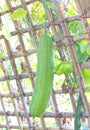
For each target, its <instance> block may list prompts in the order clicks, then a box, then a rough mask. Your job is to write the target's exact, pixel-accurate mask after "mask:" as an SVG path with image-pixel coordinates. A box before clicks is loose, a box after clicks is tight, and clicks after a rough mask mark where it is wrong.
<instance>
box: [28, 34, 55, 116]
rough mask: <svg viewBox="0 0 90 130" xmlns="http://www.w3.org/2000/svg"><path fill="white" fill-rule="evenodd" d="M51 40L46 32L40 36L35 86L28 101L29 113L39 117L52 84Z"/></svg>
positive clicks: (44, 107)
mask: <svg viewBox="0 0 90 130" xmlns="http://www.w3.org/2000/svg"><path fill="white" fill-rule="evenodd" d="M53 77H54V73H53V41H52V38H51V37H50V35H49V34H48V33H44V34H43V35H42V37H41V38H40V42H39V45H38V53H37V71H36V80H35V88H34V92H33V95H32V99H31V102H30V114H31V115H32V116H34V117H40V116H42V115H43V113H44V112H45V109H46V107H47V105H48V102H49V99H50V95H51V91H52V86H53Z"/></svg>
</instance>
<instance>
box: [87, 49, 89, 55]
mask: <svg viewBox="0 0 90 130" xmlns="http://www.w3.org/2000/svg"><path fill="white" fill-rule="evenodd" d="M87 54H88V55H89V56H90V48H88V49H87Z"/></svg>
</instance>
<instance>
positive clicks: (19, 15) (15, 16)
mask: <svg viewBox="0 0 90 130" xmlns="http://www.w3.org/2000/svg"><path fill="white" fill-rule="evenodd" d="M26 13H27V11H26V10H25V9H23V8H18V9H16V10H15V11H14V12H13V13H12V14H11V17H12V19H13V20H17V19H20V18H24V17H26Z"/></svg>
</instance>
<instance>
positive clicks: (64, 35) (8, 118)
mask: <svg viewBox="0 0 90 130" xmlns="http://www.w3.org/2000/svg"><path fill="white" fill-rule="evenodd" d="M88 1H89V0H87V2H88ZM14 2H15V1H14V0H5V3H6V5H7V9H6V10H2V11H1V12H0V24H1V26H4V25H5V20H4V16H5V15H9V14H12V13H13V12H14V11H15V10H16V9H18V8H23V9H25V10H26V11H27V15H26V25H21V24H19V23H18V22H19V21H18V20H13V19H12V20H11V21H12V23H11V26H13V28H14V30H12V29H11V31H10V35H11V36H12V37H11V38H10V39H7V38H6V37H5V36H4V35H3V34H1V35H0V51H3V52H5V53H4V57H3V58H2V59H0V69H1V70H2V74H1V76H0V119H2V120H1V121H0V130H4V129H5V130H6V129H8V130H15V129H16V130H73V129H74V128H73V119H74V117H75V112H76V100H75V97H74V95H78V94H79V93H80V94H81V97H82V101H83V106H84V111H83V112H82V117H85V118H86V119H87V122H88V128H90V119H89V116H90V111H89V105H88V102H87V99H86V96H85V94H84V92H85V88H86V86H85V81H84V79H83V76H82V69H83V68H90V62H89V61H86V62H85V63H82V64H79V63H78V59H77V55H76V52H75V48H74V44H76V42H78V41H81V40H83V39H85V40H87V42H88V45H89V46H90V27H89V24H88V22H87V18H90V13H89V9H86V8H84V4H83V0H75V4H76V10H77V15H74V16H71V17H70V16H69V17H68V16H67V17H66V16H65V14H64V11H63V10H62V8H61V7H60V3H59V2H58V1H57V0H56V1H55V0H51V1H50V2H51V3H53V4H54V6H55V8H56V10H57V18H56V19H54V18H53V14H52V11H51V10H50V8H47V7H46V6H45V12H46V17H47V19H48V20H47V21H46V28H47V29H50V30H51V32H52V35H53V37H54V40H55V43H54V46H55V47H56V48H57V52H58V54H59V57H60V59H63V60H64V61H65V60H67V56H66V55H65V54H64V52H63V49H62V46H63V45H65V46H66V48H67V55H68V56H69V57H70V60H71V61H72V63H73V68H74V76H75V79H76V80H77V83H78V87H77V88H73V87H72V85H71V82H70V78H69V75H65V79H66V82H67V85H65V84H63V85H62V87H60V89H55V88H54V86H53V91H52V95H51V98H50V104H49V107H50V108H51V110H52V111H51V110H50V109H49V108H48V109H47V110H46V112H45V114H44V116H43V117H41V118H33V117H32V116H31V115H30V113H29V103H30V100H31V96H32V93H33V88H34V79H35V75H36V70H35V69H33V62H35V61H36V59H37V58H36V53H37V47H38V32H39V31H40V30H42V29H43V28H44V26H45V23H41V24H37V25H35V24H33V21H32V17H31V14H30V10H29V9H30V6H31V5H32V4H33V3H35V2H37V1H36V0H28V1H27V0H20V1H19V4H18V5H17V4H16V5H14V4H13V3H14ZM39 2H41V3H42V1H39ZM8 17H9V16H8ZM73 21H79V22H81V24H82V29H83V30H84V31H83V32H84V33H83V34H82V35H74V36H73V35H72V34H71V32H70V30H69V28H68V23H70V22H73ZM6 22H7V20H6ZM57 27H58V28H59V32H60V37H59V36H58V32H57ZM11 28H12V27H11ZM8 29H10V27H8ZM25 38H27V39H28V43H27V41H25ZM31 42H32V43H33V46H30V45H28V44H29V43H30V44H31ZM2 46H4V49H5V50H3V47H2ZM18 64H19V65H21V69H22V68H24V67H26V68H24V69H25V71H23V72H21V71H20V70H19V68H20V67H18ZM8 67H9V68H11V72H9V71H10V70H9V71H8V69H7V68H8ZM27 82H28V84H29V85H27ZM54 83H55V81H54ZM29 88H30V89H29ZM3 90H6V91H5V92H3ZM29 90H30V91H29ZM65 97H68V99H69V103H70V105H71V108H70V110H69V108H67V109H66V111H63V109H62V107H61V104H60V102H61V100H62V99H63V98H65ZM63 107H64V106H63ZM49 121H50V124H48V122H49ZM64 121H65V122H66V126H65V123H64ZM67 124H68V125H67Z"/></svg>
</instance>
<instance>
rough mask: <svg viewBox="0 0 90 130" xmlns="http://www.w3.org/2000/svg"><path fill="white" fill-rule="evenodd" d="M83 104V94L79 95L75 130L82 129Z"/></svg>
mask: <svg viewBox="0 0 90 130" xmlns="http://www.w3.org/2000/svg"><path fill="white" fill-rule="evenodd" d="M82 106H83V103H82V98H81V96H79V98H78V102H77V108H76V115H75V119H74V130H80V127H81V109H82Z"/></svg>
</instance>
